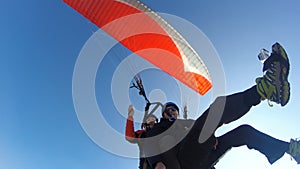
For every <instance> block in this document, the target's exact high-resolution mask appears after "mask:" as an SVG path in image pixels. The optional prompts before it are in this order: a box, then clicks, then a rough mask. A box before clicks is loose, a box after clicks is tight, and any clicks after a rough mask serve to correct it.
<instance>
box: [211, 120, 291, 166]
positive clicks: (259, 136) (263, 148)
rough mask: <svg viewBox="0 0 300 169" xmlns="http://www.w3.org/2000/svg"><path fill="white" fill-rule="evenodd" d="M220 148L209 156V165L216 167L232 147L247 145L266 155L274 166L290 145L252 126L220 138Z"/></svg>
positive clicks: (230, 132) (246, 126) (234, 130)
mask: <svg viewBox="0 0 300 169" xmlns="http://www.w3.org/2000/svg"><path fill="white" fill-rule="evenodd" d="M218 142H219V144H218V146H217V148H216V149H215V150H213V151H212V152H211V153H210V155H209V158H208V159H209V164H210V165H215V164H216V163H217V162H218V161H219V159H220V158H221V157H222V156H223V155H224V154H225V153H226V152H227V151H228V150H230V149H231V148H232V147H239V146H243V145H246V146H247V147H248V148H249V149H255V150H257V151H259V152H260V153H262V154H264V155H265V156H266V157H267V159H268V161H269V163H270V164H273V163H274V162H275V161H277V160H278V159H280V158H281V157H282V156H283V155H284V153H285V152H286V151H287V150H288V149H289V143H288V142H284V141H281V140H278V139H275V138H273V137H271V136H269V135H267V134H265V133H262V132H260V131H258V130H256V129H255V128H253V127H251V126H250V125H241V126H239V127H237V128H235V129H233V130H231V131H229V132H228V133H226V134H224V135H222V136H220V137H218Z"/></svg>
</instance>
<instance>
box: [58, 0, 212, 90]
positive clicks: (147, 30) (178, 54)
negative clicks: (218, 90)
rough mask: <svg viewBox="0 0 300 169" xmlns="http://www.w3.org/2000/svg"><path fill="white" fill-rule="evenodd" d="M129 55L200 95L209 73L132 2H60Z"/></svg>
mask: <svg viewBox="0 0 300 169" xmlns="http://www.w3.org/2000/svg"><path fill="white" fill-rule="evenodd" d="M63 1H64V2H66V3H67V4H68V5H70V6H71V7H72V8H74V9H75V10H77V11H78V12H79V13H81V14H82V15H83V16H85V17H86V18H87V19H89V20H90V21H91V22H93V23H94V24H96V25H97V26H98V27H99V28H101V29H102V30H103V31H105V32H106V33H108V34H109V35H110V36H112V37H113V38H115V39H116V40H118V41H119V42H120V43H121V44H123V45H124V46H125V47H127V48H128V49H129V50H131V51H132V52H134V53H136V54H137V55H139V56H140V57H142V58H144V59H145V60H147V61H149V62H150V63H152V64H153V65H155V66H157V67H158V68H160V69H161V70H163V71H164V72H166V73H168V74H169V75H171V76H173V77H174V78H176V79H177V80H179V81H180V82H182V83H183V84H185V85H187V86H188V87H190V88H191V89H193V90H194V91H196V92H197V93H199V94H201V95H204V94H205V93H206V92H208V91H209V90H210V89H211V87H212V82H211V78H210V75H209V72H208V70H207V68H206V66H205V64H204V63H203V61H202V60H201V58H200V56H199V55H198V54H197V53H196V52H195V50H194V49H193V48H192V47H191V45H189V43H188V42H187V41H186V40H185V39H184V38H183V37H182V36H181V35H180V34H179V33H178V32H177V31H176V30H175V29H174V28H173V27H172V26H171V25H169V24H168V23H167V22H166V21H165V20H164V19H163V18H161V17H160V16H159V15H158V14H157V13H155V12H153V11H152V10H151V9H149V8H148V7H147V6H145V5H144V4H142V3H141V2H139V1H136V0H118V1H115V0H63Z"/></svg>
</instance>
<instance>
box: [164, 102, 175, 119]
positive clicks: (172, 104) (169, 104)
mask: <svg viewBox="0 0 300 169" xmlns="http://www.w3.org/2000/svg"><path fill="white" fill-rule="evenodd" d="M169 106H173V107H174V108H175V109H176V110H177V111H178V114H179V107H178V106H177V105H176V104H175V103H174V102H167V103H165V104H164V107H163V111H162V116H164V113H165V110H166V108H167V107H169Z"/></svg>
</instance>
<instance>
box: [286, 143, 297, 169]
mask: <svg viewBox="0 0 300 169" xmlns="http://www.w3.org/2000/svg"><path fill="white" fill-rule="evenodd" d="M287 153H288V154H289V155H291V156H292V157H293V158H294V160H295V161H296V162H297V164H300V140H294V139H291V141H290V147H289V150H288V151H287Z"/></svg>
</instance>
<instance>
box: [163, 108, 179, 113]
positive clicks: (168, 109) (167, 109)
mask: <svg viewBox="0 0 300 169" xmlns="http://www.w3.org/2000/svg"><path fill="white" fill-rule="evenodd" d="M170 110H172V111H177V109H176V108H175V107H167V108H166V110H165V112H169V111H170Z"/></svg>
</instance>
